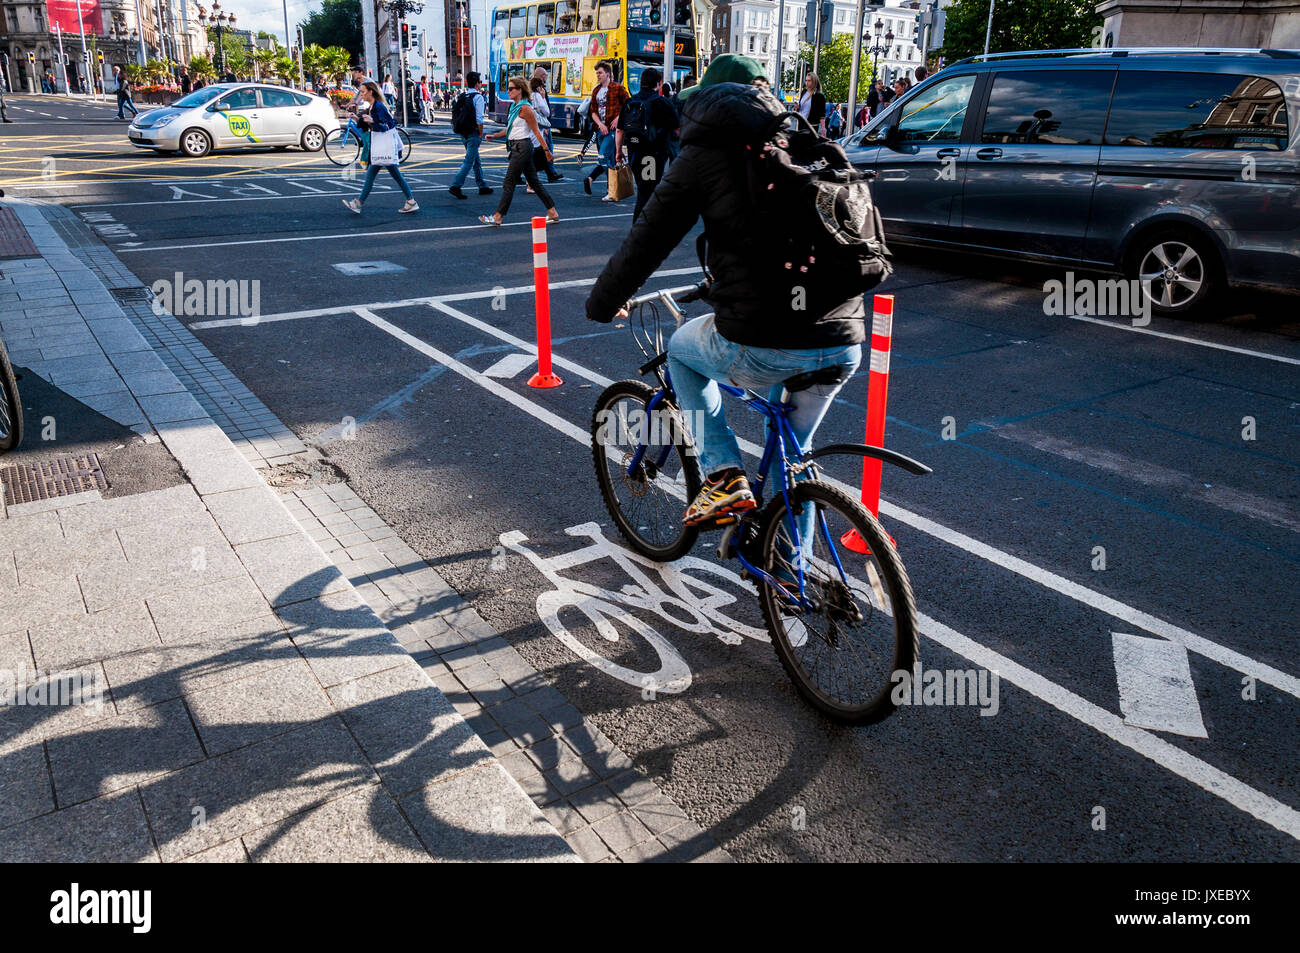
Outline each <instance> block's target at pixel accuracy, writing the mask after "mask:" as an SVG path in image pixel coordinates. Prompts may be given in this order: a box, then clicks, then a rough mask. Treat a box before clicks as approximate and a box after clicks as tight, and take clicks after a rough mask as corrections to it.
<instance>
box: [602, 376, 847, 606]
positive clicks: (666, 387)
mask: <svg viewBox="0 0 1300 953" xmlns="http://www.w3.org/2000/svg"><path fill="white" fill-rule="evenodd" d="M664 357H665V355H660V357H659V358H656V359H655V361H652V362H651V363H652V364H653V365H654V368H653V369H654V371H655V373H656V374H657V375H658V377H659V381H660V383H661V384H662V385H663V386H662V387H660V389H659V390H658V391H656V392H655V395H654V397H652V398H651V399H650V403H649V404H648V405H647V406H646V417H647V419H649V418H650V416H651V415H652V414H653V413H654V411H655V410H656V409H657V408H658V407H659V406H661V405H662V404H663V402H664V400H665V398H666V397H667V396H669V395H671V396H672V398H673V403H674V404H675V403H676V396H677V395H676V392H675V391H674V390H673V385H672V377H671V375H670V374H669V372H668V368H667V366H666V361H664V360H663V358H664ZM716 383H717V385H718V387H719V388H721V390H722V392H723V393H724V394H730V395H731V396H732V397H735V398H737V399H739V400H741V401H742V402H744V403H745V404H746V405H747V406H748V407H750V408H752V409H754V410H756V411H758V412H759V413H760V414H762V415H763V417H764V418H766V420H767V441H766V443H765V444H764V446H763V454H762V456H761V457H760V458H759V464H758V475H757V476H756V477H755V479H754V480H753V482H751V483H750V489H751V490H752V491H753V493H754V499H755V500H756V502H757V504H758V505H757V507H756V508H755V512H760V511H761V510H762V508H763V491H764V489H765V488H766V487H767V483H768V471H769V469H770V468H771V465H772V463H773V461H774V460H775V459H776V458H777V455H778V454H779V455H780V460H781V466H780V467H778V468H777V475H778V476H779V478H780V481H781V496H782V498H783V499H784V500H785V511H786V517H787V519H788V520H789V528H790V532H791V534H792V539H793V540H794V555H795V573H796V581H797V582H798V586H799V595H798V598H797V600H796V599H794V598H793V597H791V596H790V594H789V593H788V592H787V590H786V588H785V587H784V586H783V585H781V583H780V582H778V581H777V580H776V579H775V578H774V577H773V576H772V575H771V574H770V573H768V572H767V571H766V570H764V569H761V568H760V567H758V566H755V565H754V564H753V563H751V562H750V561H749V560H748V559H746V558H745V556H744V554H743V553H741V552H740V550H739V549H736V550H735V552H734V555H735V557H736V558H737V559H738V560H740V564H741V565H742V566H743V567H744V568H745V569H746V570H747V571H748V572H749V573H751V574H752V575H753V576H754V577H755V578H757V579H761V580H762V581H763V582H765V583H766V584H767V585H769V586H772V587H774V588H775V589H776V591H777V592H779V593H781V594H782V597H783V598H785V599H787V600H788V601H790V602H791V603H793V604H795V605H797V606H798V607H799V608H801V609H808V608H811V604H810V603H809V602H808V599H807V596H806V595H805V593H804V574H803V562H804V560H803V543H802V540H801V539H800V538H799V527H798V525H797V524H796V522H795V519H794V510H793V508H792V507H791V505H790V492H791V489H792V485H791V484H792V482H793V481H792V480H791V479H790V475H791V473H794V472H797V470H796V464H792V463H791V462H790V455H789V454H788V453H787V452H786V447H787V441H788V442H789V446H790V447H792V448H793V449H794V453H795V458H796V459H797V460H803V458H804V451H803V448H802V447H801V446H800V445H799V438H798V437H796V436H795V433H794V429H793V428H792V427H791V426H790V420H789V417H788V416H787V415H788V414H789V412H790V411H791V410H793V409H794V405H793V404H787V403H781V404H774V403H772V402H771V401H769V400H767V399H765V398H763V397H759V396H758V395H757V394H754V393H751V392H750V391H747V390H745V389H744V388H742V387H734V386H732V385H731V384H723V383H722V382H720V381H719V382H716ZM672 449H673V448H672V447H671V446H667V447H664V448H663V450H662V451H661V452H660V454H659V456H658V458H657V459H656V460H655V461H653V463H654V466H655V467H656V469H662V468H663V465H664V464H665V463H667V462H668V456H669V454H671V453H672ZM646 452H647V448H646V445H645V443H644V442H642V443H639V444H638V445H637V449H636V452H635V453H634V454H633V455H632V459H631V460H630V461H629V462H628V465H627V468H626V475H627V476H629V477H631V476H633V474H634V473H635V472H636V470H637V469H638V468H639V467H640V466H641V463H642V461H643V460H644V459H645V455H646ZM797 466H798V469H803V468H804V467H805V466H806V464H802V463H801V464H798V465H797ZM818 519H819V521H820V523H821V530H822V532H823V534H824V535H825V537H826V541H827V543H828V544H829V548H830V552H831V557H832V558H833V559H834V560H835V568H836V570H837V571H838V572H839V574H840V578H841V581H842V582H843V583H844V584H845V585H846V586H847V585H848V574H847V573H846V572H845V570H844V566H843V565H841V563H840V557H839V553H837V552H836V551H835V545H834V540H833V539H832V538H831V534H830V528H829V527H828V526H827V525H826V517H825V516H823V515H822V514H820V513H819V514H818Z"/></svg>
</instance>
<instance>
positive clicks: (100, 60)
mask: <svg viewBox="0 0 1300 953" xmlns="http://www.w3.org/2000/svg"><path fill="white" fill-rule="evenodd" d="M97 55H98V56H99V65H100V66H103V65H104V51H103V50H100V51H99V52H98V53H97Z"/></svg>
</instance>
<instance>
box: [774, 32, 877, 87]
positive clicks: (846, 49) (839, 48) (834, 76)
mask: <svg viewBox="0 0 1300 953" xmlns="http://www.w3.org/2000/svg"><path fill="white" fill-rule="evenodd" d="M795 60H796V62H798V63H807V64H808V69H809V71H811V70H812V63H813V48H812V45H811V44H809V43H800V44H799V53H798V55H797V56H796V57H795ZM852 75H853V34H851V33H836V34H835V38H834V39H833V40H831V42H830V43H823V44H822V52H821V57H820V60H819V62H818V64H817V78H818V79H820V80H821V81H822V94H823V95H824V96H825V97H826V99H827V100H828V101H829V102H833V103H844V102H848V99H849V79H850V77H851V76H852ZM798 79H799V71H798V69H797V68H796V69H791V70H786V73H785V77H784V80H783V82H784V86H785V88H786V89H789V90H795V91H796V93H799V92H802V91H803V90H802V88H799V87H798ZM870 80H871V55H870V54H869V53H867V51H866V49H865V45H864V48H863V51H862V60H861V62H860V63H859V64H858V101H859V102H861V101H863V100H864V99H865V98H866V95H867V83H868V82H870Z"/></svg>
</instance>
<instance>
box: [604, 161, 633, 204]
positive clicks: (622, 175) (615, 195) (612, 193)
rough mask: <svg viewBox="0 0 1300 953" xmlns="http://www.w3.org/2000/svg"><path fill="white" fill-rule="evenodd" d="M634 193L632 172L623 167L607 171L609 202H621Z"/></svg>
mask: <svg viewBox="0 0 1300 953" xmlns="http://www.w3.org/2000/svg"><path fill="white" fill-rule="evenodd" d="M634 191H636V189H635V186H634V183H633V182H632V170H631V169H630V168H628V167H627V166H625V165H621V166H618V167H617V168H614V169H610V170H609V191H608V195H609V198H610V200H611V201H614V202H621V201H622V200H623V199H625V198H627V197H628V196H629V195H631V194H632V193H633V192H634Z"/></svg>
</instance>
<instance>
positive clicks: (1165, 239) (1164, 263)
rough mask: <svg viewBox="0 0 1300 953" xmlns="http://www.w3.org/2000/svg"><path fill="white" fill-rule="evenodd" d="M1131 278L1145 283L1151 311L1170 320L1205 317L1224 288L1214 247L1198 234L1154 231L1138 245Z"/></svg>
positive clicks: (1182, 231) (1177, 231) (1178, 231)
mask: <svg viewBox="0 0 1300 953" xmlns="http://www.w3.org/2000/svg"><path fill="white" fill-rule="evenodd" d="M1127 271H1128V277H1129V278H1131V279H1135V280H1137V281H1140V282H1141V283H1142V291H1143V293H1144V294H1145V295H1146V297H1147V299H1148V300H1149V301H1150V302H1151V310H1152V311H1153V312H1155V313H1156V314H1159V315H1164V316H1166V317H1178V318H1184V317H1194V316H1197V315H1200V314H1203V313H1204V312H1205V311H1206V309H1207V308H1208V307H1209V305H1210V303H1211V302H1212V301H1213V300H1214V298H1215V297H1216V296H1217V295H1218V293H1219V291H1220V290H1222V288H1223V284H1224V281H1223V272H1222V264H1221V263H1220V261H1219V255H1218V253H1217V252H1216V251H1215V249H1214V246H1213V245H1212V244H1211V243H1210V242H1209V241H1208V240H1207V239H1205V238H1203V237H1201V236H1200V235H1198V234H1196V233H1195V232H1192V231H1188V230H1183V229H1172V230H1164V231H1158V232H1152V233H1150V234H1149V235H1146V236H1143V237H1142V238H1141V239H1140V240H1139V241H1137V242H1135V243H1134V246H1133V251H1132V252H1131V254H1130V255H1129V267H1128V269H1127Z"/></svg>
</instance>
